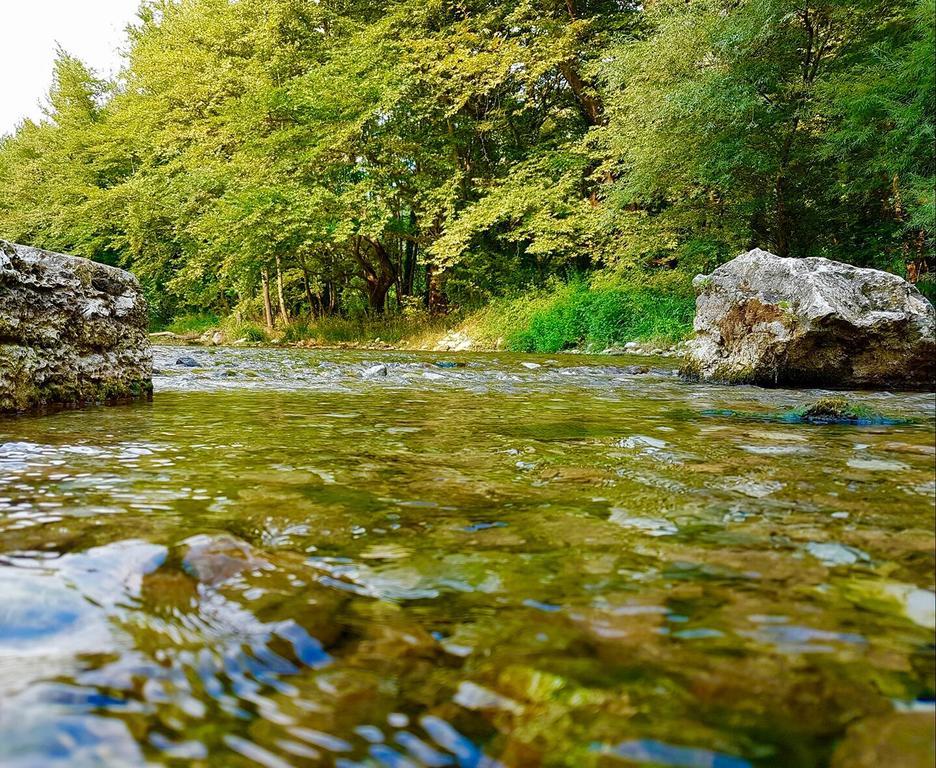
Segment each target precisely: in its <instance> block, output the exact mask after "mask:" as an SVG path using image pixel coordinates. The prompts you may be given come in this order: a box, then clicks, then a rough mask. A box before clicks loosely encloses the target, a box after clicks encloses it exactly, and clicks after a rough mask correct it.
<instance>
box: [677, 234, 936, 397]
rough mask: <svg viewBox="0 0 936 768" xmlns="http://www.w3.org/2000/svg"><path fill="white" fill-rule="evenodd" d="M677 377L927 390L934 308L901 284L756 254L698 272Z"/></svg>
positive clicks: (873, 273) (869, 272) (932, 370)
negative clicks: (691, 327) (690, 327)
mask: <svg viewBox="0 0 936 768" xmlns="http://www.w3.org/2000/svg"><path fill="white" fill-rule="evenodd" d="M693 284H694V285H695V287H696V291H697V294H698V296H697V298H696V318H695V333H696V335H695V338H694V339H692V341H690V342H689V344H688V348H687V359H686V362H685V365H684V367H683V370H682V373H683V375H685V376H687V377H688V378H691V379H695V380H700V379H701V380H705V381H717V382H724V383H729V384H759V385H761V386H768V387H771V386H822V387H830V388H843V389H844V388H863V387H869V388H885V389H929V388H932V387H933V380H934V377H936V342H934V328H936V317H934V310H933V305H932V304H930V302H929V301H927V300H926V299H925V298H924V297H923V296H922V295H921V294H920V292H919V291H918V290H917V289H916V288H914V287H913V286H912V285H911V284H910V283H908V282H907V281H906V280H903V279H902V278H900V277H897V276H896V275H892V274H890V273H888V272H881V271H879V270H876V269H862V268H859V267H853V266H850V265H848V264H842V263H840V262H837V261H830V260H828V259H820V258H808V259H786V258H780V257H779V256H775V255H773V254H772V253H767V252H766V251H762V250H759V249H754V250H753V251H749V252H748V253H745V254H743V255H741V256H739V257H738V258H736V259H734V260H732V261H729V262H728V263H727V264H723V265H722V266H720V267H718V269H716V270H715V271H714V272H713V273H712V274H711V275H699V276H698V277H697V278H696V279H695V281H694V283H693Z"/></svg>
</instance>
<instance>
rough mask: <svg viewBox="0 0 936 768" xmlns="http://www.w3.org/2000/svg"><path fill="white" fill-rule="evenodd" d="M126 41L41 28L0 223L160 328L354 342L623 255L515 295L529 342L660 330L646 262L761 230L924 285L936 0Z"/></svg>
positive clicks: (175, 17)
mask: <svg viewBox="0 0 936 768" xmlns="http://www.w3.org/2000/svg"><path fill="white" fill-rule="evenodd" d="M127 50H128V56H127V60H126V67H125V69H124V71H122V72H121V73H120V74H119V76H118V77H116V78H115V79H114V80H113V81H105V80H102V79H100V78H98V77H97V76H96V75H95V74H94V73H93V72H91V71H90V70H89V69H88V68H87V67H86V66H84V65H83V64H82V63H81V62H80V61H78V60H77V59H75V58H74V57H71V56H69V55H68V54H67V53H66V52H64V51H60V52H59V56H58V60H57V62H56V65H55V71H54V77H53V82H52V87H51V90H50V93H49V97H48V100H47V105H46V112H45V119H43V120H42V121H40V122H39V123H33V122H29V121H27V122H25V123H23V125H22V126H20V128H19V130H18V131H17V132H16V133H15V135H13V136H10V137H6V138H2V139H0V236H2V237H4V238H7V239H12V240H16V241H20V242H26V243H30V244H34V245H37V246H41V247H48V248H53V249H56V250H63V251H67V252H72V253H76V254H79V255H83V256H87V257H89V258H93V259H96V260H99V261H104V262H107V263H111V264H119V265H121V266H125V267H129V268H131V269H132V270H133V271H134V272H135V273H136V274H137V275H138V276H139V278H140V280H141V282H142V283H143V286H144V290H145V292H146V295H147V297H148V299H149V302H150V307H151V312H152V315H153V318H154V322H156V323H157V324H158V323H165V322H168V321H169V320H171V318H173V317H176V316H177V315H180V314H182V313H185V312H192V311H197V312H205V313H209V314H213V315H217V316H226V315H229V314H232V313H234V314H236V315H237V316H240V317H244V318H247V319H248V320H249V321H250V322H256V323H260V324H262V325H263V326H264V327H265V328H266V329H267V331H266V332H267V333H268V334H269V333H272V331H273V328H274V326H276V327H279V328H281V329H283V330H284V331H285V332H286V333H287V334H291V335H292V336H295V337H296V338H300V337H301V336H302V334H303V333H305V331H302V330H300V329H299V327H298V326H297V328H296V329H295V330H290V328H291V326H293V325H295V324H296V323H297V321H298V318H302V317H312V316H320V315H327V316H329V317H337V318H343V319H349V320H351V321H352V326H348V327H346V326H345V325H344V324H343V322H337V323H336V326H335V330H333V331H331V330H330V331H328V332H326V331H324V330H322V331H321V333H322V334H324V335H325V336H330V337H332V336H333V337H336V339H337V337H341V336H343V335H345V336H351V337H357V336H358V335H359V334H360V333H363V332H364V331H363V329H364V328H366V327H369V326H368V324H369V323H370V322H371V320H370V319H371V318H373V317H376V316H379V315H382V314H383V313H385V312H387V313H403V311H404V309H406V310H407V311H409V310H412V309H413V308H414V307H415V306H417V305H418V306H420V307H422V309H423V310H425V311H428V312H429V313H431V314H438V313H439V312H442V311H445V310H446V309H453V308H454V309H464V310H469V309H475V308H477V307H479V306H482V305H484V304H485V303H487V302H489V301H492V300H493V301H495V302H498V299H499V298H502V297H504V296H513V295H515V294H516V293H517V292H519V291H524V290H527V289H529V288H530V287H532V288H533V289H534V291H542V290H543V289H544V286H547V285H550V284H552V283H553V282H554V281H555V280H557V279H558V280H563V279H568V277H569V276H570V275H572V274H582V275H585V276H588V275H592V274H595V273H596V272H600V271H601V270H608V269H611V270H614V271H615V272H616V273H618V274H619V275H625V276H626V275H628V274H629V275H631V278H628V281H629V282H628V285H629V286H636V287H631V288H628V289H627V291H625V292H624V293H618V292H615V291H614V290H611V289H607V290H605V289H603V288H602V289H600V290H599V287H598V286H597V284H596V285H594V286H592V290H591V292H588V291H585V290H584V289H581V290H579V289H576V288H574V285H575V284H574V283H573V286H572V287H568V288H567V289H564V290H566V291H567V292H568V297H567V298H566V299H565V300H564V302H565V303H563V302H558V299H557V302H558V303H557V304H556V305H555V306H553V305H552V304H550V303H549V302H550V301H551V300H550V299H548V298H546V297H547V296H548V295H550V294H549V291H546V292H545V293H535V295H532V296H531V297H529V298H528V299H527V300H525V301H521V302H520V304H523V305H524V306H523V307H520V306H513V305H511V306H510V308H509V309H506V310H505V311H507V316H508V317H509V316H512V314H511V313H520V314H524V313H526V315H529V318H532V316H533V315H534V314H536V313H540V314H542V316H543V318H542V319H541V320H537V321H536V322H535V323H534V322H533V321H532V319H530V320H529V322H527V321H523V322H521V321H520V319H519V318H517V321H516V322H515V323H513V325H512V327H513V328H520V327H523V328H528V330H529V332H530V333H532V334H533V335H532V336H530V337H529V338H526V340H525V341H524V342H523V343H522V344H521V346H527V347H530V348H547V347H554V346H556V345H567V344H568V343H570V339H573V338H581V339H586V338H588V339H594V340H595V341H596V343H597V342H598V341H599V340H609V343H610V340H613V339H617V338H620V337H621V335H622V334H624V333H625V330H626V332H627V333H633V334H635V335H654V334H657V335H660V336H661V337H667V336H673V337H675V336H678V335H679V332H678V331H677V330H676V326H673V328H669V327H667V326H666V324H665V323H663V324H662V325H660V324H654V323H656V322H657V321H652V322H651V320H649V319H647V318H650V317H652V316H653V315H652V312H651V313H650V314H647V313H646V312H644V308H645V306H647V305H652V304H653V303H654V301H655V299H656V297H657V296H658V295H660V296H662V295H663V294H664V293H667V291H669V288H667V289H666V290H664V289H662V288H660V289H659V290H658V289H654V290H653V291H650V290H649V289H646V290H645V289H643V288H640V287H639V285H637V283H636V282H635V281H637V280H638V279H643V277H642V276H645V275H652V274H658V275H666V274H671V273H681V274H683V275H692V274H694V273H696V272H703V271H708V270H710V269H711V268H712V267H714V266H716V265H717V264H719V263H721V262H723V261H725V260H726V259H729V258H731V257H733V256H735V255H736V254H737V253H739V252H741V251H742V250H746V249H748V248H750V247H752V246H755V245H756V246H760V247H764V248H768V249H771V250H773V251H775V252H777V253H780V254H781V255H792V256H807V255H824V256H830V257H833V258H838V259H841V260H844V261H848V262H854V263H860V264H870V265H874V266H878V267H881V268H886V269H890V270H893V271H895V272H898V273H904V274H907V275H908V276H910V277H911V278H913V279H919V280H920V281H921V285H922V286H923V287H924V288H925V287H926V286H927V285H931V284H932V282H931V280H930V278H927V277H926V275H927V273H929V272H931V270H932V268H933V264H932V252H933V245H934V243H933V229H934V227H933V221H934V218H936V202H934V192H933V190H934V180H936V161H934V153H933V149H932V148H933V143H934V114H936V79H934V78H936V75H934V68H933V66H932V62H933V59H934V55H936V51H934V36H933V31H932V3H931V0H899V2H896V3H894V2H890V3H884V2H883V1H882V0H860V1H859V2H844V0H827V1H824V2H821V3H818V4H812V5H811V4H806V5H803V4H795V3H792V2H791V1H790V0H741V1H740V2H736V1H735V0H692V2H683V0H654V2H652V3H630V2H617V1H615V2H611V1H610V0H547V1H546V2H532V1H531V0H507V1H506V2H493V0H465V1H464V2H460V3H457V4H453V3H440V2H430V3H426V2H423V1H421V0H420V1H417V0H379V2H363V1H362V0H341V2H338V1H337V0H316V1H315V2H313V1H312V0H239V2H236V3H235V2H228V1H227V0H185V2H179V1H177V0H147V2H144V3H143V5H142V7H141V10H140V14H139V21H138V23H137V24H136V25H135V26H134V27H133V28H132V29H131V30H130V33H129V40H128V45H127ZM638 276H640V277H639V278H638ZM928 281H929V282H928ZM586 282H587V280H586ZM654 291H656V293H654ZM592 294H594V295H592ZM599 294H600V298H599ZM586 295H587V296H588V298H583V297H584V296H586ZM680 297H681V294H680V293H679V291H678V290H676V291H675V293H674V298H673V302H674V305H673V306H672V307H668V308H667V310H666V311H665V312H662V313H659V314H660V316H661V317H677V316H681V315H680V311H681V310H680V309H679V307H681V306H682V304H681V303H680V302H682V300H683V299H682V298H680ZM543 302H545V303H546V304H548V305H549V307H551V308H548V307H547V308H544V306H545V305H544V306H541V304H542V303H543ZM508 304H510V302H507V303H504V302H498V306H500V307H501V309H502V310H504V309H505V308H506V307H507V306H508ZM267 308H268V309H267ZM617 312H620V313H623V318H624V319H620V320H616V319H615V318H614V313H617ZM585 315H589V317H585ZM592 315H594V316H592ZM504 322H507V320H504ZM660 322H661V323H662V320H661V321H660ZM492 323H493V325H496V322H494V321H492ZM493 325H491V327H492V328H493ZM313 326H314V327H321V328H323V329H324V328H325V327H326V325H324V324H323V323H321V322H318V323H314V324H313ZM339 326H340V327H341V328H343V329H345V330H340V331H339V330H337V329H338V327H339ZM310 327H311V326H310ZM352 327H353V328H355V329H357V330H352V329H351V328H352ZM533 329H535V330H533ZM308 332H309V333H313V331H311V330H310V331H308ZM388 333H389V331H388ZM378 335H379V334H378ZM518 343H520V342H518Z"/></svg>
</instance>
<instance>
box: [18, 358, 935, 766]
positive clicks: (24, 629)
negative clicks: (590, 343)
mask: <svg viewBox="0 0 936 768" xmlns="http://www.w3.org/2000/svg"><path fill="white" fill-rule="evenodd" d="M183 356H191V357H193V358H194V360H193V361H189V362H194V364H195V365H194V367H186V366H183V365H177V364H176V360H177V359H178V358H180V357H183ZM155 359H156V367H157V374H156V376H155V379H154V384H155V390H156V394H155V397H154V399H153V402H152V403H147V404H139V405H131V406H120V407H111V408H90V409H87V410H84V411H59V412H55V413H50V414H46V415H40V416H32V417H22V418H8V419H2V420H0V596H2V602H0V765H2V766H4V768H39V767H40V766H41V767H42V768H46V767H47V766H49V767H52V768H57V767H58V766H62V767H64V766H68V767H69V768H73V767H75V766H78V767H79V768H83V766H109V767H110V766H136V765H143V764H153V765H193V766H199V765H204V766H219V767H220V766H224V767H225V768H228V767H237V766H245V767H246V766H256V765H262V766H267V767H268V768H279V766H286V765H294V766H306V765H335V766H340V767H343V768H347V767H348V766H358V765H367V766H391V767H394V768H395V767H405V766H412V765H424V766H443V765H453V766H456V765H457V766H462V767H465V766H488V767H489V768H490V767H493V766H540V765H544V766H546V765H548V766H585V767H588V766H618V765H644V764H647V765H651V764H652V765H664V766H689V768H696V767H697V768H745V767H755V766H757V767H760V766H764V767H766V766H803V767H809V766H817V767H818V766H825V765H829V764H830V761H831V763H832V764H834V765H836V766H839V765H844V763H843V762H842V761H843V760H846V758H844V757H843V755H847V754H851V752H849V751H848V750H852V752H854V753H855V754H857V752H855V750H857V751H858V752H860V751H861V749H862V741H861V739H862V738H863V737H862V733H864V734H865V738H866V737H867V731H868V729H870V730H872V731H875V730H877V731H879V730H880V729H887V728H890V729H896V730H894V732H895V733H902V732H903V730H906V728H904V726H902V725H901V722H918V720H914V718H919V717H925V718H929V719H931V718H932V712H933V696H934V690H933V676H934V593H933V589H934V584H933V579H934V533H933V529H934V522H936V521H934V493H936V477H934V450H933V445H934V400H933V396H932V395H931V394H889V393H883V392H877V393H871V392H868V393H853V395H852V396H853V397H854V398H855V399H856V400H857V401H859V402H861V403H862V404H864V405H866V406H869V407H871V408H873V409H875V410H877V411H879V412H881V413H883V414H884V415H886V416H887V417H889V418H890V419H891V421H890V422H889V423H885V424H877V425H875V424H871V425H866V426H854V425H822V426H819V425H813V424H807V423H799V422H797V421H795V420H791V419H790V418H788V417H786V416H785V414H787V413H788V412H789V411H791V410H792V409H794V408H796V407H799V406H803V405H805V404H807V403H809V402H810V401H812V400H815V399H816V398H817V397H818V396H819V395H820V394H822V393H819V392H816V391H811V392H807V391H797V392H793V391H784V390H774V391H768V390H763V389H758V388H755V387H736V388H730V387H718V386H702V385H694V384H686V383H684V382H682V381H680V380H679V379H677V378H675V377H674V376H673V375H672V373H671V371H670V370H669V369H671V368H672V367H673V362H672V360H668V359H657V360H652V359H643V358H637V357H618V358H609V357H587V356H583V355H560V356H553V357H551V358H550V357H535V356H519V355H510V354H506V353H505V354H476V355H473V354H466V355H458V356H453V355H445V354H434V355H432V354H408V353H400V352H373V351H369V352H349V351H298V350H272V349H228V348H216V349H194V350H190V349H180V348H171V347H158V348H156V350H155ZM456 363H457V364H458V365H457V366H456ZM462 364H463V365H462ZM634 365H646V366H648V367H649V368H650V370H649V371H648V372H645V373H644V372H640V371H635V370H634V369H632V368H628V367H626V366H634ZM379 366H386V369H385V370H384V369H382V368H380V367H379ZM920 713H923V714H922V715H921V714H920ZM901 718H909V719H910V720H906V721H904V720H901ZM864 724H869V725H868V726H867V728H865V730H864V731H862V728H863V725H864ZM902 729H903V730H902ZM914 743H915V742H913V740H912V738H911V739H909V741H908V746H907V747H906V749H907V750H909V752H908V753H907V757H908V759H921V755H922V754H923V753H922V752H920V751H919V750H925V749H926V748H927V745H926V743H925V740H924V742H922V744H923V745H922V746H919V745H917V746H914ZM915 749H916V750H917V752H913V750H915ZM836 750H838V752H837V753H836ZM907 764H908V765H909V764H914V765H915V764H916V763H907Z"/></svg>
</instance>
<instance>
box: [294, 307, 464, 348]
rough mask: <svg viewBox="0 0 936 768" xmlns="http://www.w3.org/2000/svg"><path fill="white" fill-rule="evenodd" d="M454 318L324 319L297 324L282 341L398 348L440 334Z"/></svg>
mask: <svg viewBox="0 0 936 768" xmlns="http://www.w3.org/2000/svg"><path fill="white" fill-rule="evenodd" d="M454 320H455V318H452V317H449V318H435V319H433V318H429V317H428V316H427V315H425V314H423V313H416V314H404V315H390V314H388V315H384V316H382V317H377V316H370V317H357V318H351V317H323V318H319V319H316V320H313V321H296V322H294V323H292V324H291V325H289V326H288V327H287V328H286V329H285V331H284V334H283V341H285V342H288V343H295V342H299V341H312V342H314V343H316V344H323V345H328V344H373V343H381V342H382V343H385V344H400V343H402V342H407V341H411V340H412V339H414V338H417V337H424V336H426V335H431V334H433V333H443V332H444V331H445V328H446V327H448V326H449V325H451V324H452V323H453V322H454Z"/></svg>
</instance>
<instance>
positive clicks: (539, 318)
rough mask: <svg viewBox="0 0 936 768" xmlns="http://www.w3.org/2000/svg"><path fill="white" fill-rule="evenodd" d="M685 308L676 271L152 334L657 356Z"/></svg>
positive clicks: (180, 324)
mask: <svg viewBox="0 0 936 768" xmlns="http://www.w3.org/2000/svg"><path fill="white" fill-rule="evenodd" d="M694 307H695V299H694V296H693V293H692V288H691V284H690V283H689V281H688V278H687V277H686V276H685V275H681V274H677V273H672V274H670V275H666V276H655V277H654V278H652V279H649V278H648V279H644V280H641V281H637V280H630V281H628V282H621V281H620V280H615V279H613V278H609V277H607V276H604V277H595V278H592V279H591V280H590V281H585V280H584V279H576V280H573V281H570V282H567V283H554V284H552V285H550V286H548V287H545V288H542V289H537V290H532V291H526V292H524V293H520V294H516V295H512V296H506V297H502V298H497V299H494V300H493V301H491V302H490V303H488V304H486V305H484V306H483V307H481V308H478V309H474V310H464V309H453V310H452V311H451V312H449V313H447V314H445V315H441V316H434V317H433V316H430V315H429V314H428V313H426V312H423V311H421V310H420V311H408V312H403V313H390V314H387V315H384V316H382V317H373V316H358V317H341V316H333V317H324V318H316V319H308V318H306V319H297V320H294V321H292V322H291V323H289V324H279V325H277V326H274V327H273V328H267V327H265V326H264V325H263V324H262V323H261V322H257V321H254V320H244V319H237V318H235V317H228V318H219V317H217V316H214V315H209V314H194V315H187V316H183V317H180V318H177V319H176V320H174V321H173V322H172V323H169V324H168V325H167V326H166V327H165V328H161V329H160V330H158V331H157V332H155V333H154V334H153V338H154V340H159V341H162V342H163V343H165V342H171V343H183V344H201V345H219V344H233V345H236V346H253V345H257V346H266V345H272V346H292V347H308V348H318V347H326V348H328V347H334V348H346V349H399V350H412V351H419V350H422V351H436V352H464V351H469V350H471V351H495V350H507V351H511V352H536V353H543V354H554V353H557V352H586V353H594V354H600V353H604V352H607V353H624V352H635V351H636V352H641V353H650V354H666V353H672V352H674V351H675V349H676V346H677V345H678V344H679V343H680V342H682V341H684V340H685V339H686V338H688V336H689V334H690V332H691V329H692V317H693V312H694Z"/></svg>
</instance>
